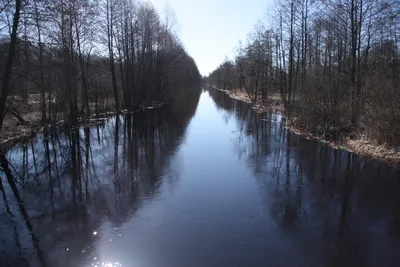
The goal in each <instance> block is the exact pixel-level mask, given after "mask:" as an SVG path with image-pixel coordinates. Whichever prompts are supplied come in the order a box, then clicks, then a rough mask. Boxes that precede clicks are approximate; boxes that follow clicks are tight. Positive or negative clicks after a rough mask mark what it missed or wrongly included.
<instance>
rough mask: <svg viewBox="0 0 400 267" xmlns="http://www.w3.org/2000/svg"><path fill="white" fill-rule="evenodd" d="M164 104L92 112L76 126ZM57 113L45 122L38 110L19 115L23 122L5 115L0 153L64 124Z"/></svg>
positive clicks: (95, 122)
mask: <svg viewBox="0 0 400 267" xmlns="http://www.w3.org/2000/svg"><path fill="white" fill-rule="evenodd" d="M164 104H166V103H157V104H154V105H153V106H145V107H141V108H140V109H138V110H135V111H128V110H127V109H123V110H121V111H119V112H117V111H115V110H114V111H102V112H99V113H92V114H91V115H90V117H83V116H82V117H79V118H78V126H84V125H93V124H98V123H100V122H101V121H103V120H105V119H107V118H109V117H111V116H115V115H117V114H127V113H133V112H138V111H141V110H145V109H153V108H158V107H160V106H162V105H164ZM59 115H60V116H59V118H57V120H56V122H54V123H47V124H43V123H42V122H41V117H40V116H41V114H40V112H30V113H26V114H23V115H21V118H23V119H24V120H25V122H20V121H18V119H16V118H14V117H12V116H7V117H6V119H5V121H4V124H3V128H2V129H1V134H0V153H5V152H7V150H9V149H10V148H11V147H12V146H13V145H15V144H17V143H22V142H25V141H28V140H31V139H32V138H34V137H35V135H36V134H37V133H38V132H40V131H43V130H44V129H45V128H50V127H56V128H57V127H62V126H64V125H66V123H67V121H66V120H65V119H63V118H62V117H61V114H59Z"/></svg>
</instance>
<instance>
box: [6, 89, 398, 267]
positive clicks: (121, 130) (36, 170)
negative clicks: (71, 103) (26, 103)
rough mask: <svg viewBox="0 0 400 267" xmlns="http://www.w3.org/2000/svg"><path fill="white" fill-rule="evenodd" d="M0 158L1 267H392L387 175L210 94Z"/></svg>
mask: <svg viewBox="0 0 400 267" xmlns="http://www.w3.org/2000/svg"><path fill="white" fill-rule="evenodd" d="M198 103H199V104H198ZM196 107H197V110H196ZM195 111H196V112H195ZM195 113H196V114H195ZM0 163H1V168H2V170H3V172H2V173H1V179H0V181H1V183H0V190H1V193H2V196H1V203H2V207H1V208H0V220H1V221H0V266H95V265H98V266H141V267H147V266H148V267H161V266H162V267H165V266H167V267H168V266H171V267H172V266H173V267H181V266H182V267H185V266H199V267H200V266H218V267H221V266H307V267H308V266H378V265H383V266H397V265H398V262H399V261H400V255H399V254H398V251H399V250H400V194H399V193H398V192H400V177H399V171H398V170H396V169H393V168H389V167H388V166H386V165H385V164H383V163H381V162H379V161H375V160H372V159H369V158H366V157H360V156H357V155H353V154H351V153H347V152H344V151H340V150H333V149H331V148H329V147H328V146H326V145H324V144H321V143H318V142H316V141H314V140H308V139H305V138H303V137H301V136H297V135H294V134H292V133H290V132H289V131H287V129H286V128H285V121H284V118H283V117H282V116H280V114H278V113H277V114H256V113H254V112H253V111H252V109H251V107H250V106H249V105H248V104H245V103H242V102H238V101H235V100H232V99H231V98H229V97H228V96H226V95H225V94H223V93H220V92H217V91H208V92H203V94H202V95H201V97H200V100H199V95H198V94H197V95H195V96H193V97H188V98H183V100H182V101H180V100H179V99H177V102H175V103H173V104H171V105H169V106H164V107H163V108H161V109H151V110H147V111H144V112H140V113H134V114H127V115H123V116H119V117H114V118H110V119H104V120H102V121H101V122H100V123H97V124H94V125H92V126H87V127H82V128H80V129H77V130H76V131H72V132H71V131H68V132H67V131H66V132H63V131H61V132H60V131H58V132H57V131H50V130H49V131H45V132H43V133H42V134H39V135H38V136H37V138H35V139H34V140H32V141H31V142H29V143H27V144H25V145H20V146H17V147H14V148H13V149H12V150H11V151H10V152H9V153H8V154H7V155H6V156H1V157H0Z"/></svg>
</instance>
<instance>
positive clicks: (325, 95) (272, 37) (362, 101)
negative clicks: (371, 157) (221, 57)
mask: <svg viewBox="0 0 400 267" xmlns="http://www.w3.org/2000/svg"><path fill="white" fill-rule="evenodd" d="M399 45H400V1H397V0H324V1H319V0H316V1H314V0H279V1H278V2H276V4H275V5H274V8H273V9H272V10H269V16H268V18H267V19H266V20H264V21H260V22H258V23H257V24H256V25H255V26H254V29H253V30H252V31H251V32H250V33H249V34H248V37H247V40H246V41H245V42H243V43H241V42H240V43H239V46H238V48H237V52H236V55H235V58H234V59H233V60H229V59H226V60H225V61H224V62H223V63H222V64H221V65H220V66H219V67H218V68H217V69H216V70H215V71H213V72H212V73H211V74H210V75H209V76H208V77H206V80H207V82H208V84H210V85H212V86H215V87H217V88H219V89H223V90H228V91H242V92H245V93H246V94H247V95H248V97H249V98H250V99H251V102H253V103H257V104H258V103H261V104H264V105H267V104H268V103H270V101H269V99H271V96H272V95H273V94H274V93H275V94H279V96H280V99H281V102H282V104H283V106H284V110H285V114H286V117H287V118H288V122H289V125H291V127H294V128H296V129H299V130H301V131H305V132H307V133H311V134H313V135H318V136H323V137H325V138H335V139H341V138H343V137H350V138H352V139H353V138H363V139H367V140H369V141H372V142H375V143H376V144H384V145H387V146H390V147H398V146H399V145H400V47H399Z"/></svg>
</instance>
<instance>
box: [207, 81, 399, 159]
mask: <svg viewBox="0 0 400 267" xmlns="http://www.w3.org/2000/svg"><path fill="white" fill-rule="evenodd" d="M214 88H215V87H214ZM215 89H216V90H219V91H222V92H225V93H226V94H227V95H229V96H230V97H231V98H233V99H236V100H239V101H243V102H246V103H250V104H251V103H252V102H251V100H250V98H249V96H248V95H247V93H246V92H243V91H240V90H233V91H228V90H222V89H218V88H215ZM268 98H269V101H268V103H269V104H267V105H263V104H262V103H257V104H253V109H254V110H255V112H258V113H264V112H271V111H276V110H278V111H281V112H283V111H284V107H283V105H282V101H281V98H280V95H279V94H278V93H275V94H271V95H269V96H268ZM276 103H279V105H274V104H276ZM288 128H289V130H290V131H292V132H293V133H296V134H299V135H302V136H305V137H306V138H308V139H316V140H318V141H320V142H323V143H327V144H328V145H330V146H331V147H332V148H334V149H342V150H347V151H350V152H352V153H355V154H359V155H366V156H371V157H373V158H376V159H379V160H382V161H385V162H386V163H388V164H390V165H392V166H399V165H400V148H399V147H389V146H387V145H378V144H374V143H373V142H372V141H370V140H367V139H366V138H365V137H362V136H360V137H358V138H356V139H350V138H344V139H343V140H341V141H339V142H338V141H336V142H335V141H328V140H325V139H323V138H321V137H320V136H317V135H312V134H311V133H309V132H306V131H300V130H299V129H297V128H296V127H294V126H293V125H290V126H288Z"/></svg>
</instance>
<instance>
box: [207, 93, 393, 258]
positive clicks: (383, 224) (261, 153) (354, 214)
mask: <svg viewBox="0 0 400 267" xmlns="http://www.w3.org/2000/svg"><path fill="white" fill-rule="evenodd" d="M210 95H211V97H212V98H213V100H214V101H215V103H216V105H217V106H218V108H219V109H223V110H225V111H227V112H228V113H231V114H233V115H234V117H235V119H236V120H237V121H238V124H240V125H242V126H241V127H240V133H239V134H238V137H237V138H236V139H235V141H234V142H236V146H237V147H238V152H239V153H238V155H239V157H241V158H243V159H244V161H245V162H246V164H247V166H248V167H249V168H250V169H251V170H252V171H253V174H254V177H255V178H256V180H257V183H258V186H259V192H260V195H261V196H262V197H263V199H264V201H265V207H266V210H268V212H269V214H270V216H271V218H272V220H273V224H274V225H275V226H276V229H277V231H278V232H279V233H280V234H281V235H282V236H285V237H289V238H290V239H291V242H293V243H294V245H295V246H296V247H297V248H301V249H300V250H301V253H303V256H302V257H300V259H301V260H300V261H299V262H298V264H299V266H378V265H384V266H397V265H398V262H399V260H400V255H399V254H398V251H399V249H400V235H399V233H400V220H399V219H400V194H399V192H400V176H399V170H396V169H393V168H390V167H389V166H387V165H386V164H384V163H382V162H380V161H377V160H373V159H371V158H368V157H361V156H357V155H354V154H351V153H348V152H345V151H341V150H333V149H331V148H329V147H328V146H327V145H326V144H323V143H319V142H316V141H314V140H308V139H306V138H303V137H301V136H298V135H295V134H293V133H291V132H289V131H288V130H287V129H286V128H285V125H284V121H283V119H282V117H281V116H280V115H279V114H262V115H260V114H255V113H254V112H252V111H250V112H249V105H247V104H245V103H239V102H237V101H234V100H232V99H231V98H229V97H228V96H226V94H223V93H220V92H218V91H215V90H210ZM290 253H293V254H294V252H290ZM307 255H308V256H307ZM307 257H308V259H307Z"/></svg>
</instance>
